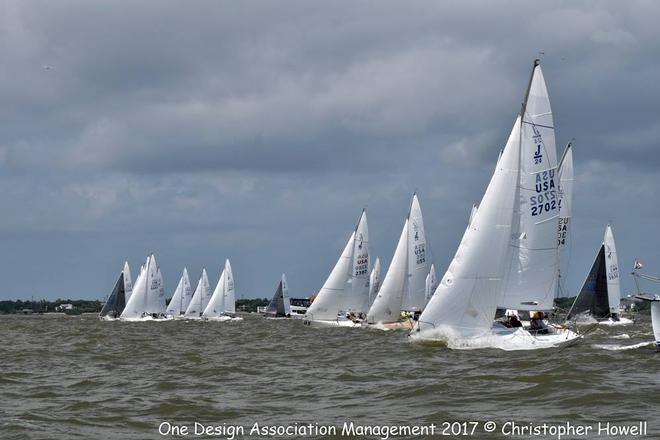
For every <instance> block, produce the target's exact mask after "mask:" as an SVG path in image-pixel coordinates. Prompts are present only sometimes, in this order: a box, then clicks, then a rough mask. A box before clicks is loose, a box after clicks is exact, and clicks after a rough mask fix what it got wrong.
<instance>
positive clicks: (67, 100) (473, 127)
mask: <svg viewBox="0 0 660 440" xmlns="http://www.w3.org/2000/svg"><path fill="white" fill-rule="evenodd" d="M657 17H660V3H659V2H655V1H636V0H633V1H626V2H620V1H581V2H575V1H540V2H529V1H511V2H491V1H483V2H478V1H468V2H464V1H456V2H449V1H443V2H438V1H406V2H393V1H333V2H310V1H273V2H262V1H249V0H248V1H240V2H233V1H208V2H204V1H195V2H185V1H180V2H168V1H157V2H156V1H154V2H150V1H137V2H134V1H112V2H88V1H59V2H49V1H34V2H23V1H11V0H9V1H3V2H2V3H0V53H1V54H2V60H1V61H0V203H1V204H2V215H0V246H1V248H2V252H0V271H1V273H2V278H3V281H4V282H3V286H2V288H0V299H29V298H30V297H34V298H35V299H37V298H38V299H41V298H46V299H55V298H88V299H93V298H99V299H100V298H103V297H104V296H106V295H107V294H108V293H109V291H110V290H111V289H112V287H113V285H114V282H115V280H116V277H117V274H118V273H119V271H120V270H121V268H122V265H123V262H124V260H128V261H129V263H130V264H131V268H132V270H133V276H135V275H136V273H137V271H138V268H139V265H140V264H141V263H142V262H144V260H145V258H146V256H147V254H148V253H150V252H154V253H155V254H156V259H157V262H158V264H159V265H160V267H161V270H162V271H163V274H164V281H165V290H166V292H167V296H171V293H172V292H173V291H174V288H175V287H176V283H177V282H178V278H179V277H180V274H181V271H182V269H183V267H184V266H185V267H187V268H188V271H189V273H190V275H191V279H192V282H193V284H194V283H195V282H196V278H197V277H198V276H199V273H200V272H201V270H202V268H203V267H206V268H207V270H208V272H209V278H210V281H211V283H212V284H215V282H216V281H217V279H218V277H219V272H220V270H221V268H222V266H223V262H224V258H225V257H229V258H230V260H231V263H232V267H233V271H234V277H235V282H236V288H237V295H238V296H239V297H244V298H253V297H270V296H272V294H273V293H274V291H275V288H276V287H277V283H278V281H279V277H280V274H281V273H282V272H285V273H286V274H287V278H288V281H289V285H290V294H291V295H292V296H294V297H303V296H307V295H309V294H310V293H312V292H315V291H317V290H318V289H319V288H320V287H321V285H322V284H323V282H324V281H325V278H326V277H327V276H328V274H329V273H330V270H331V269H332V267H333V266H334V264H335V262H336V260H337V258H338V257H339V254H340V253H341V251H342V249H343V247H344V245H345V243H346V241H347V239H348V237H349V235H350V233H351V231H352V229H353V228H354V227H355V223H356V221H357V219H358V216H359V215H360V212H361V210H362V208H363V207H366V208H367V210H368V219H369V220H368V221H369V246H370V250H371V256H372V261H373V260H375V257H376V256H379V257H380V258H381V261H382V263H383V268H384V269H385V268H386V267H387V265H389V261H390V260H391V257H392V253H393V251H394V248H395V246H396V241H397V240H398V237H399V234H400V230H401V227H402V226H403V221H404V218H405V216H406V215H407V211H408V208H409V204H410V198H411V195H412V193H413V192H414V191H417V192H418V194H419V198H420V203H421V207H422V210H423V213H424V220H425V226H426V233H427V238H428V240H429V242H430V245H431V251H432V253H433V260H434V262H435V265H436V268H437V272H438V275H439V276H441V274H443V273H444V271H445V270H446V267H447V266H448V264H449V262H450V261H451V259H452V258H453V255H454V252H455V251H456V247H457V245H458V243H459V241H460V238H461V235H462V233H463V230H464V229H465V225H466V223H467V220H468V217H469V213H470V209H471V206H472V204H473V203H475V202H478V201H479V200H480V199H481V197H482V195H483V192H484V189H485V187H486V185H487V183H488V180H489V179H490V176H491V175H492V171H493V169H494V165H495V161H496V160H497V156H498V152H499V151H500V149H501V148H502V147H503V145H504V143H505V142H506V139H507V137H508V134H509V131H510V129H511V125H512V124H513V121H514V119H515V116H516V114H517V113H518V111H519V110H520V105H521V102H522V100H523V97H524V91H525V88H526V86H527V81H528V79H529V74H530V71H531V67H532V62H533V60H534V58H537V57H540V58H541V65H542V68H543V71H544V75H545V78H546V81H547V84H548V89H549V93H550V99H551V104H552V107H553V112H554V117H555V127H556V136H557V147H558V150H559V154H561V151H562V150H563V146H564V145H565V143H566V142H568V141H569V140H571V139H573V138H574V139H575V143H574V148H575V149H574V157H575V169H576V183H575V197H574V207H575V208H574V211H575V212H574V217H573V231H572V235H571V240H570V250H569V255H568V259H567V262H566V264H567V265H568V269H567V270H566V272H565V274H564V279H563V286H564V290H565V291H566V292H568V293H573V294H574V293H575V292H576V291H578V290H579V288H580V286H581V284H582V282H583V280H584V277H585V276H586V274H587V272H588V270H589V268H590V266H591V264H592V261H593V258H594V257H595V254H596V252H597V250H598V247H599V246H600V243H601V241H602V239H603V233H604V230H605V226H606V224H608V223H611V224H612V225H613V228H614V234H615V238H616V240H617V251H618V255H619V262H620V272H621V273H622V274H624V275H623V277H622V287H623V289H622V290H623V293H624V294H625V293H631V292H632V290H633V288H634V284H633V282H632V279H631V277H630V276H629V275H628V273H629V269H630V268H631V266H632V262H633V260H634V259H635V258H640V259H641V261H642V262H643V263H644V264H645V270H646V271H647V273H649V274H653V273H655V274H660V253H659V252H658V247H659V245H660V236H659V234H658V232H657V231H658V219H660V204H659V203H658V202H659V197H658V192H659V190H660V173H658V172H657V171H658V169H659V166H660V105H658V102H660V87H658V80H659V79H660V56H659V55H660V27H659V26H658V25H657ZM383 273H384V270H383ZM648 288H649V289H651V288H653V286H648ZM656 290H657V289H656Z"/></svg>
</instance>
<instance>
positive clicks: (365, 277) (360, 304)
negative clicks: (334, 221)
mask: <svg viewBox="0 0 660 440" xmlns="http://www.w3.org/2000/svg"><path fill="white" fill-rule="evenodd" d="M368 296H369V229H368V226H367V211H366V209H365V210H363V211H362V214H361V215H360V220H359V221H358V224H357V226H356V227H355V230H354V231H353V233H351V236H350V238H349V239H348V243H346V247H345V248H344V251H343V252H342V254H341V256H340V257H339V260H337V263H336V264H335V267H334V268H333V269H332V272H330V275H329V276H328V279H327V280H326V281H325V283H324V284H323V287H321V290H320V291H319V293H318V295H316V299H314V301H313V302H312V304H311V305H310V306H309V309H307V313H306V314H305V316H306V318H307V319H309V320H317V321H334V320H336V319H337V316H338V314H339V312H340V311H341V312H354V313H363V312H365V311H366V303H367V301H368Z"/></svg>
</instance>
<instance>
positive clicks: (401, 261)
mask: <svg viewBox="0 0 660 440" xmlns="http://www.w3.org/2000/svg"><path fill="white" fill-rule="evenodd" d="M430 266H431V262H430V261H429V258H428V255H427V244H426V234H425V231H424V219H423V217H422V210H421V207H420V205H419V199H418V197H417V194H416V193H415V194H413V197H412V202H411V204H410V210H409V212H408V216H407V217H406V219H405V221H404V224H403V229H402V230H401V236H400V237H399V242H398V244H397V246H396V250H395V251H394V256H393V257H392V263H391V264H390V267H389V269H388V270H387V274H386V275H385V279H384V280H383V285H382V287H381V289H380V291H379V292H378V295H377V296H376V299H375V300H374V302H373V304H372V305H371V308H370V309H369V311H368V312H367V322H368V323H369V324H380V325H381V326H382V325H385V327H386V328H399V327H400V328H408V329H411V328H412V322H413V321H412V317H413V315H414V314H417V316H418V315H419V313H421V310H422V309H423V308H424V306H425V305H426V278H427V277H428V274H429V271H430ZM402 310H404V311H407V312H410V313H405V316H404V317H403V318H402V314H401V311H402ZM393 323H395V324H396V326H392V325H389V326H388V325H387V324H393Z"/></svg>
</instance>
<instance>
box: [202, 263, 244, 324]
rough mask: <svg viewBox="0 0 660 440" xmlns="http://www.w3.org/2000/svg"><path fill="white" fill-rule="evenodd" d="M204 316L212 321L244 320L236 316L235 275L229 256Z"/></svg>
mask: <svg viewBox="0 0 660 440" xmlns="http://www.w3.org/2000/svg"><path fill="white" fill-rule="evenodd" d="M202 318H203V319H207V320H211V321H230V320H236V321H242V320H243V318H241V317H237V316H236V295H235V293H234V275H233V273H232V270H231V264H230V263H229V258H227V259H226V260H225V267H224V269H223V270H222V274H220V279H219V280H218V284H217V285H216V286H215V290H214V291H213V295H212V296H211V299H210V300H209V303H208V305H207V306H206V308H205V309H204V313H202Z"/></svg>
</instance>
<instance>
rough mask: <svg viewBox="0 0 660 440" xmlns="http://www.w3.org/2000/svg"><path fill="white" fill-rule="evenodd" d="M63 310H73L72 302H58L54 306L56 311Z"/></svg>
mask: <svg viewBox="0 0 660 440" xmlns="http://www.w3.org/2000/svg"><path fill="white" fill-rule="evenodd" d="M65 310H73V304H60V305H59V306H57V307H55V311H56V312H63V311H65Z"/></svg>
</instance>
